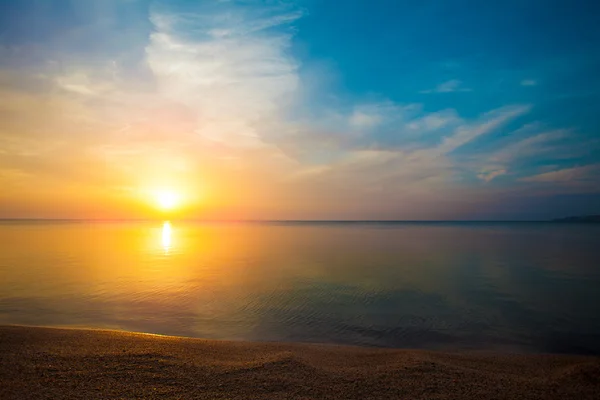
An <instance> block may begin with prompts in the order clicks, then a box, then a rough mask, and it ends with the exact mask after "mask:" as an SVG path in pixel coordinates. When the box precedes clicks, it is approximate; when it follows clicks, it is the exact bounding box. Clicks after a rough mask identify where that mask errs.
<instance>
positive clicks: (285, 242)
mask: <svg viewBox="0 0 600 400" xmlns="http://www.w3.org/2000/svg"><path fill="white" fill-rule="evenodd" d="M0 324H2V325H7V324H16V325H31V326H54V327H77V328H101V329H117V330H126V331H136V332H145V333H153V334H160V335H175V336H186V337H199V338H209V339H226V340H250V341H281V342H310V343H325V344H343V345H359V346H373V347H392V348H416V349H431V350H446V351H463V350H474V351H500V352H518V353H577V354H596V355H598V354H600V224H577V223H548V222H365V221H361V222H293V221H279V222H227V223H225V222H219V223H217V222H210V223H208V222H189V221H188V222H183V221H135V222H132V221H112V222H98V221H22V220H21V221H15V220H13V221H0Z"/></svg>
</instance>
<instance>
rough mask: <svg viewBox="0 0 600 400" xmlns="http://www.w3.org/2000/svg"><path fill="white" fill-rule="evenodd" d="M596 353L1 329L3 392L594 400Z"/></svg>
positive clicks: (10, 395)
mask: <svg viewBox="0 0 600 400" xmlns="http://www.w3.org/2000/svg"><path fill="white" fill-rule="evenodd" d="M599 394H600V359H599V358H597V357H584V356H566V355H515V354H497V353H443V352H431V351H417V350H396V349H372V348H359V347H342V346H326V345H310V344H290V343H250V342H229V341H213V340H202V339H188V338H178V337H164V336H156V335H147V334H139V333H128V332H117V331H100V330H76V329H54V328H30V327H17V326H4V327H0V398H1V399H4V400H8V399H133V398H136V399H137V398H145V399H146V398H147V399H192V398H193V399H397V398H406V399H567V398H577V399H598V396H599Z"/></svg>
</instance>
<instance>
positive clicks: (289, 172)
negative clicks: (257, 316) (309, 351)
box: [0, 0, 600, 219]
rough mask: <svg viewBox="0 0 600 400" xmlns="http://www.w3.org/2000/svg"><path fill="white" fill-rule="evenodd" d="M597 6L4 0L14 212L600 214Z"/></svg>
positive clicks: (5, 160) (3, 142)
mask: <svg viewBox="0 0 600 400" xmlns="http://www.w3.org/2000/svg"><path fill="white" fill-rule="evenodd" d="M598 17H600V4H598V3H597V2H593V1H583V0H578V1H570V2H567V1H548V0H547V1H541V0H531V1H513V0H509V1H503V2H480V1H466V0H460V1H459V0H446V1H441V0H439V1H429V2H423V1H400V0H397V1H391V0H389V1H384V0H381V1H377V2H373V1H370V2H369V1H359V0H354V1H345V2H343V3H342V2H339V1H331V0H305V1H275V0H269V1H251V0H243V1H242V0H240V1H235V0H230V1H227V0H220V1H219V0H214V1H208V0H206V1H191V0H187V1H168V2H167V1H158V0H157V1H146V0H120V1H117V0H106V1H104V0H102V1H101V0H93V1H89V2H85V4H84V3H83V2H79V1H74V0H56V1H19V2H16V1H2V2H0V55H1V57H0V98H1V99H2V101H1V102H0V113H2V115H3V116H5V117H6V118H3V122H0V149H3V150H0V183H1V184H2V185H3V187H5V188H6V190H5V194H4V197H2V195H0V203H1V204H2V205H3V209H4V210H5V211H4V215H3V216H61V217H71V216H72V217H80V216H86V215H88V214H90V213H92V214H93V215H113V214H114V215H122V214H123V213H124V214H125V215H129V214H127V213H129V212H131V211H130V210H129V209H127V210H126V209H121V210H120V211H119V212H117V211H115V207H114V204H116V203H115V202H118V201H117V200H115V199H120V202H121V203H123V202H128V201H129V202H130V203H131V204H133V203H134V202H135V201H134V199H133V198H134V197H135V196H136V195H135V193H138V192H140V191H143V190H145V189H144V188H147V187H150V186H153V185H154V186H156V185H157V184H158V185H164V184H165V182H167V183H168V184H169V185H171V186H173V185H174V186H180V187H184V189H182V190H184V191H185V190H186V189H185V188H187V189H189V190H188V192H199V191H203V192H205V195H204V196H205V197H206V199H205V200H204V203H205V206H200V205H198V207H196V209H195V211H190V212H191V214H190V215H191V216H198V217H208V218H210V217H227V216H234V217H235V218H252V219H256V218H267V219H271V218H273V219H281V218H284V219H330V218H331V219H540V218H542V219H543V218H552V217H560V216H564V215H571V214H588V213H600V120H599V119H598V117H597V115H598V114H599V113H598V112H599V111H600V74H598V73H597V71H600V27H599V26H598V24H597V20H598ZM85 171H88V173H86V172H85ZM148 171H152V172H148ZM40 182H43V184H42V183H40ZM173 182H174V183H173ZM196 189H197V190H196ZM84 194H85V195H84ZM188 197H189V198H190V199H191V198H193V197H194V195H192V194H189V193H188ZM24 198H27V199H29V201H27V202H25V203H24V202H23V199H24ZM190 203H192V201H191V200H190ZM201 203H202V201H201V200H198V203H197V204H201ZM60 204H76V205H77V207H74V208H73V207H69V209H68V210H65V208H64V206H60ZM206 204H210V207H209V206H207V205H206ZM111 207H112V208H111ZM117 208H118V207H117ZM121 208H122V207H121ZM111 209H112V211H111ZM119 213H121V214H119Z"/></svg>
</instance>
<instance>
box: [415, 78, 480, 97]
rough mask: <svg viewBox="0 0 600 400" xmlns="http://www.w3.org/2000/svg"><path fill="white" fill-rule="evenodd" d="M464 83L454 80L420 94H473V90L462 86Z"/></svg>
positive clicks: (422, 91)
mask: <svg viewBox="0 0 600 400" xmlns="http://www.w3.org/2000/svg"><path fill="white" fill-rule="evenodd" d="M462 84H463V83H462V81H460V80H458V79H452V80H449V81H447V82H444V83H441V84H439V85H438V86H436V87H435V89H427V90H421V91H420V92H419V93H424V94H427V93H452V92H471V91H473V89H470V88H465V87H463V86H462Z"/></svg>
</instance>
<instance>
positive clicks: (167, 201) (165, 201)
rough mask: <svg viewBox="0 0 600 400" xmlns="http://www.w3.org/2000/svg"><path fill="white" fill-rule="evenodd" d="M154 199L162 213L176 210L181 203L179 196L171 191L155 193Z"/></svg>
mask: <svg viewBox="0 0 600 400" xmlns="http://www.w3.org/2000/svg"><path fill="white" fill-rule="evenodd" d="M154 197H155V201H156V204H157V205H158V207H159V208H160V209H161V210H164V211H170V210H173V209H175V208H177V206H178V205H179V203H180V201H181V199H180V196H179V194H178V193H176V192H174V191H172V190H159V191H156V193H155V194H154Z"/></svg>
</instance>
